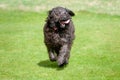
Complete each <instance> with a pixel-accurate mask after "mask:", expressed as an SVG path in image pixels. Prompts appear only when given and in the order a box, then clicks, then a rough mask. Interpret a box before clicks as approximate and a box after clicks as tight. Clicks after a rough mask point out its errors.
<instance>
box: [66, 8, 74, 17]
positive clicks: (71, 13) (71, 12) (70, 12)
mask: <svg viewBox="0 0 120 80" xmlns="http://www.w3.org/2000/svg"><path fill="white" fill-rule="evenodd" d="M66 10H67V12H68V13H69V14H70V15H71V16H75V13H74V12H73V11H71V10H69V9H66Z"/></svg>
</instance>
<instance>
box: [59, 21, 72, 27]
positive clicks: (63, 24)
mask: <svg viewBox="0 0 120 80" xmlns="http://www.w3.org/2000/svg"><path fill="white" fill-rule="evenodd" d="M59 23H60V25H61V28H64V27H65V25H66V24H69V23H70V19H68V20H61V21H60V22H59Z"/></svg>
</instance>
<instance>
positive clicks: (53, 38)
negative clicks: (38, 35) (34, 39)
mask: <svg viewBox="0 0 120 80" xmlns="http://www.w3.org/2000/svg"><path fill="white" fill-rule="evenodd" d="M47 38H48V39H49V42H51V43H54V44H60V43H64V42H66V34H65V32H49V34H48V37H47Z"/></svg>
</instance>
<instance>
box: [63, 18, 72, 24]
mask: <svg viewBox="0 0 120 80" xmlns="http://www.w3.org/2000/svg"><path fill="white" fill-rule="evenodd" d="M69 22H70V19H68V20H67V21H62V24H68V23H69Z"/></svg>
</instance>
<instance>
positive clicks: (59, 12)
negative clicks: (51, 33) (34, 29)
mask: <svg viewBox="0 0 120 80" xmlns="http://www.w3.org/2000/svg"><path fill="white" fill-rule="evenodd" d="M74 15H75V14H74V12H73V11H71V10H69V9H66V8H63V7H56V8H53V9H52V10H50V11H49V14H48V17H47V22H48V23H49V27H51V28H55V29H56V28H65V26H66V25H68V24H69V23H70V21H71V17H72V16H74Z"/></svg>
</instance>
